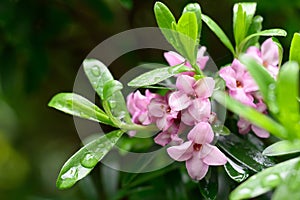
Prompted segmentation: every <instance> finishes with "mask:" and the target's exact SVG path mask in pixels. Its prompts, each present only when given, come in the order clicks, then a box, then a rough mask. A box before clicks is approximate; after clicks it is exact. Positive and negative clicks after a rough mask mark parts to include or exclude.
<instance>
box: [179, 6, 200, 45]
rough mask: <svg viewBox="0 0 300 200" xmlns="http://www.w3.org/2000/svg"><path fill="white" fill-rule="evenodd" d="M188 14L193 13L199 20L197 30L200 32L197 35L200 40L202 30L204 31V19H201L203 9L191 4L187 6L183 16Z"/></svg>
mask: <svg viewBox="0 0 300 200" xmlns="http://www.w3.org/2000/svg"><path fill="white" fill-rule="evenodd" d="M186 12H193V13H195V15H196V18H197V24H198V25H197V27H198V28H197V30H198V34H197V38H198V39H199V38H200V35H201V29H202V19H201V7H200V5H199V4H198V3H189V4H187V5H186V6H185V7H184V9H183V14H184V13H186Z"/></svg>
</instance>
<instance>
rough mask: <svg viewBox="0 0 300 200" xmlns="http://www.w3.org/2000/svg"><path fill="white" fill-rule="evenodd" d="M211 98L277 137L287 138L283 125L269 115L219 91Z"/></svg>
mask: <svg viewBox="0 0 300 200" xmlns="http://www.w3.org/2000/svg"><path fill="white" fill-rule="evenodd" d="M213 98H214V99H215V100H216V101H217V102H219V103H220V104H222V105H223V106H225V107H226V108H227V109H229V110H231V111H232V112H234V113H236V114H238V115H240V116H241V117H243V118H245V119H247V120H249V121H250V122H251V123H253V124H255V125H256V126H259V127H261V128H263V129H265V130H267V131H268V132H270V133H272V134H274V135H275V136H277V137H279V138H283V139H285V138H287V131H286V129H285V128H284V127H283V126H281V125H280V124H278V123H277V122H276V121H274V120H273V119H271V118H270V117H267V116H266V115H264V114H262V113H260V112H258V111H257V110H255V109H254V108H252V107H249V106H246V105H244V104H242V103H240V102H239V101H237V100H235V99H233V98H231V97H230V96H228V94H226V93H224V92H221V91H215V92H214V94H213Z"/></svg>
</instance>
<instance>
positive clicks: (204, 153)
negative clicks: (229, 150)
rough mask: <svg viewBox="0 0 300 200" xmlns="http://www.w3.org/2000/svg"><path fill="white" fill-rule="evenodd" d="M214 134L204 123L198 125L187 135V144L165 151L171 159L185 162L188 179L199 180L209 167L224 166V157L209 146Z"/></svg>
mask: <svg viewBox="0 0 300 200" xmlns="http://www.w3.org/2000/svg"><path fill="white" fill-rule="evenodd" d="M213 138H214V134H213V131H212V128H211V126H210V125H209V124H208V123H206V122H200V123H198V124H197V125H196V126H195V127H194V128H193V129H192V130H191V131H190V132H189V134H188V140H189V141H187V142H185V143H183V144H181V145H179V146H172V147H169V148H168V149H167V152H168V154H169V156H170V157H171V158H173V159H174V160H177V161H186V168H187V171H188V173H189V175H190V177H191V178H192V179H194V180H201V179H202V178H203V177H204V176H205V175H206V173H207V171H208V168H209V165H224V164H225V163H226V162H227V158H226V156H225V155H224V154H223V153H222V152H221V151H220V150H219V149H218V148H217V147H215V146H212V145H210V144H209V143H211V142H212V141H213Z"/></svg>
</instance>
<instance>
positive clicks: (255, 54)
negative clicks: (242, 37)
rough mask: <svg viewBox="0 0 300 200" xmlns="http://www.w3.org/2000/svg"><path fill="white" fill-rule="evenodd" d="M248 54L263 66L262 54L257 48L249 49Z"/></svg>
mask: <svg viewBox="0 0 300 200" xmlns="http://www.w3.org/2000/svg"><path fill="white" fill-rule="evenodd" d="M246 54H247V55H249V56H251V57H252V58H253V59H255V60H256V61H257V62H258V63H260V64H262V62H263V61H262V58H261V52H260V50H259V49H258V48H257V47H255V46H252V47H249V48H248V49H247V52H246Z"/></svg>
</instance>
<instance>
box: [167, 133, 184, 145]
mask: <svg viewBox="0 0 300 200" xmlns="http://www.w3.org/2000/svg"><path fill="white" fill-rule="evenodd" d="M170 143H171V145H181V144H182V143H183V139H181V138H180V137H178V134H171V142H170Z"/></svg>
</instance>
